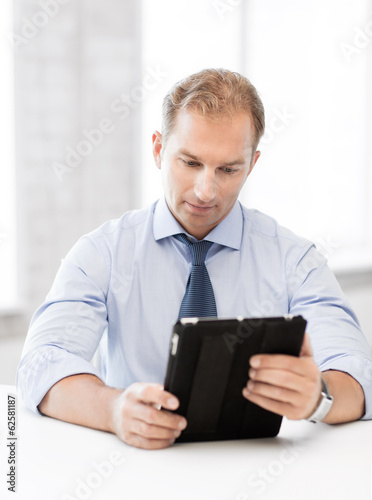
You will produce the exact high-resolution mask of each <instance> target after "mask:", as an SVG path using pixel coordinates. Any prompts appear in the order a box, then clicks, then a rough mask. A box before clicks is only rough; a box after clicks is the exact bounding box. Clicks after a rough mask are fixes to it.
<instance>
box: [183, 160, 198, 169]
mask: <svg viewBox="0 0 372 500" xmlns="http://www.w3.org/2000/svg"><path fill="white" fill-rule="evenodd" d="M183 161H184V163H186V165H187V166H188V167H195V166H197V165H198V163H197V162H196V161H191V160H190V161H189V160H183Z"/></svg>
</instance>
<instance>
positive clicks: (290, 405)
mask: <svg viewBox="0 0 372 500" xmlns="http://www.w3.org/2000/svg"><path fill="white" fill-rule="evenodd" d="M250 366H251V368H250V370H249V378H250V380H249V381H248V383H247V385H246V387H245V388H244V389H243V396H244V397H245V398H247V399H248V400H249V401H252V403H256V404H257V405H259V406H261V407H262V408H265V409H266V410H269V411H272V412H274V413H278V414H279V415H282V416H286V417H287V418H289V419H290V420H301V419H303V418H308V417H309V416H310V415H312V413H313V412H314V411H315V408H316V407H317V404H318V401H319V398H320V393H321V375H320V372H319V370H318V367H317V365H316V364H315V361H314V359H313V353H312V349H311V345H310V338H309V336H308V335H307V334H306V333H305V336H304V341H303V344H302V348H301V352H300V355H299V357H296V356H288V355H283V354H258V355H255V356H252V358H251V359H250Z"/></svg>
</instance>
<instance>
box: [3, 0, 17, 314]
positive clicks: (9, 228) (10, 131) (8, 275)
mask: <svg viewBox="0 0 372 500" xmlns="http://www.w3.org/2000/svg"><path fill="white" fill-rule="evenodd" d="M12 31H13V29H12V1H11V0H2V2H1V3H0V33H1V35H2V36H1V43H0V66H1V75H2V76H1V79H0V109H1V113H0V137H1V139H2V140H1V167H0V276H1V278H0V311H4V310H8V309H9V308H12V307H14V306H15V304H16V293H17V286H16V220H15V162H14V105H13V95H14V93H13V85H14V81H13V49H12V46H11V45H10V43H9V41H8V40H9V39H8V36H9V34H10V33H11V32H12Z"/></svg>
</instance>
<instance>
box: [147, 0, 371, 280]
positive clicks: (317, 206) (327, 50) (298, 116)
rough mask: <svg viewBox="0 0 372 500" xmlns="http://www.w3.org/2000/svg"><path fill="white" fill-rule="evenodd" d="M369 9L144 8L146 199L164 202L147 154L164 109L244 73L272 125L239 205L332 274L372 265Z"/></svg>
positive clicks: (241, 4)
mask: <svg viewBox="0 0 372 500" xmlns="http://www.w3.org/2000/svg"><path fill="white" fill-rule="evenodd" d="M371 7H372V4H371V1H370V0H344V1H342V2H340V1H339V0H330V1H328V2H324V1H322V0H314V1H313V2H296V1H295V0H282V1H281V2H278V1H277V0H266V1H265V2H262V0H242V1H238V0H222V1H213V0H197V1H196V0H193V1H190V0H189V1H187V2H186V1H183V0H182V1H180V2H172V1H170V0H159V2H156V3H154V2H151V1H150V0H144V1H143V71H144V73H146V72H147V71H148V70H149V68H154V67H158V68H160V69H162V71H163V72H164V75H163V79H162V80H161V81H160V79H159V82H158V85H157V87H156V88H154V89H153V90H152V91H151V92H150V91H149V92H148V95H147V98H146V99H145V100H144V101H143V124H144V126H143V152H144V154H143V158H144V159H145V162H146V164H145V165H144V167H143V175H144V178H143V183H142V184H143V201H144V202H146V203H147V202H150V201H152V200H154V199H155V198H156V197H158V196H159V195H160V194H161V192H162V191H161V187H160V179H159V177H160V176H159V175H157V174H158V172H156V168H155V166H154V163H153V160H152V155H151V133H152V131H153V129H155V128H159V127H160V108H161V101H162V98H163V96H164V94H165V92H166V91H167V90H168V89H169V87H170V86H171V85H172V84H173V83H174V82H175V81H177V80H178V79H180V78H182V77H183V76H186V75H187V74H190V73H192V72H194V71H198V70H199V69H201V68H203V67H213V66H215V67H227V68H229V69H232V70H236V71H240V72H242V73H243V74H245V75H246V76H247V77H248V78H249V79H250V80H251V81H252V83H253V84H254V85H255V86H256V87H257V89H258V91H259V92H260V94H261V96H262V99H263V102H264V105H265V109H266V118H267V128H266V133H265V136H264V137H263V139H262V141H261V144H260V149H261V151H262V155H261V158H260V159H259V161H258V163H257V165H256V167H255V169H254V171H253V173H252V176H251V177H250V179H249V180H248V182H247V183H246V186H245V187H244V189H243V191H242V193H241V196H240V199H241V201H242V202H243V203H244V204H245V205H247V206H250V207H254V208H257V209H259V210H262V211H263V212H265V213H267V214H269V215H272V216H273V217H274V218H275V219H277V220H278V222H279V223H280V224H283V225H284V226H287V227H289V228H290V229H292V230H293V231H294V232H296V233H297V234H300V235H303V236H305V237H308V238H309V239H311V240H313V241H314V242H315V243H316V244H317V246H318V248H319V249H320V250H321V251H322V252H323V253H325V254H326V256H327V257H328V258H329V262H330V264H331V266H332V267H333V268H334V269H335V270H336V271H345V270H354V269H355V268H365V267H371V266H372V175H371V173H370V171H371V158H372V141H371V139H370V138H371V137H372V96H371V92H370V89H371V88H372V53H371V52H372V9H371Z"/></svg>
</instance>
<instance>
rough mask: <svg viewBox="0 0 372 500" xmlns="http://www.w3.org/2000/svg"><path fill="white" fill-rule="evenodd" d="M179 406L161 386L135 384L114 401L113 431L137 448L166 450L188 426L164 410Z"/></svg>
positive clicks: (183, 419) (173, 414)
mask: <svg viewBox="0 0 372 500" xmlns="http://www.w3.org/2000/svg"><path fill="white" fill-rule="evenodd" d="M178 406H179V401H178V399H177V398H176V397H175V396H173V394H171V393H169V392H166V391H164V388H163V386H162V385H160V384H149V383H147V384H146V383H139V382H137V383H135V384H132V385H130V386H129V387H128V388H127V389H125V390H124V391H123V392H122V393H121V394H119V395H118V396H117V397H116V399H115V400H114V402H113V409H112V428H113V432H115V434H116V435H117V436H118V437H119V438H120V439H121V440H122V441H124V442H125V443H127V444H129V445H131V446H136V447H137V448H145V449H148V450H150V449H151V450H155V449H160V448H166V447H167V446H170V445H171V444H173V443H174V441H175V439H176V438H177V437H178V436H179V435H180V434H181V431H182V430H183V429H185V427H186V425H187V422H186V419H185V418H184V417H181V416H180V415H176V414H175V413H171V412H169V411H167V410H176V409H177V408H178ZM158 408H161V409H158Z"/></svg>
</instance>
